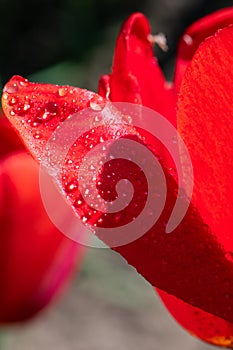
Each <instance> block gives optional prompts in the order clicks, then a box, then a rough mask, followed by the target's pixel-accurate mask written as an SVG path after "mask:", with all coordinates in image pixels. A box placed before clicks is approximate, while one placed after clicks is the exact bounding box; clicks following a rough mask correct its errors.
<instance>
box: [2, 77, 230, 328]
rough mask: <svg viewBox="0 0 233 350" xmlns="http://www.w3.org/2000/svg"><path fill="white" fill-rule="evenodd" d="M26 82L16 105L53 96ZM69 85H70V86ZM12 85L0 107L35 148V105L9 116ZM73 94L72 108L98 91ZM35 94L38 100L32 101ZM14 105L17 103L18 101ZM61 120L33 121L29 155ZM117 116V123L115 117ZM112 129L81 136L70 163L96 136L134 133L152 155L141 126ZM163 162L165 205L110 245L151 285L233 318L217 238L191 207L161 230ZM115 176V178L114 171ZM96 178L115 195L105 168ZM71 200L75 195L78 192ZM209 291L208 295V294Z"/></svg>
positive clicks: (173, 189)
mask: <svg viewBox="0 0 233 350" xmlns="http://www.w3.org/2000/svg"><path fill="white" fill-rule="evenodd" d="M17 79H18V78H17ZM17 79H16V78H14V80H13V81H17ZM20 79H22V78H20ZM11 83H12V81H11ZM27 84H28V85H27V86H28V90H27V88H26V87H25V88H24V89H22V90H21V92H22V95H21V92H20V91H18V98H19V104H20V103H21V100H23V101H24V99H25V100H26V99H27V98H28V99H32V100H33V102H35V105H36V104H37V107H38V108H42V107H44V103H48V102H50V101H53V99H54V98H55V95H54V94H55V93H56V92H57V91H58V89H59V87H57V86H50V85H41V84H31V83H28V82H27ZM7 85H8V84H7ZM8 87H9V86H7V87H6V90H8ZM20 89H21V87H20ZM70 89H71V90H72V89H74V88H70ZM12 90H14V87H12V86H10V87H9V91H8V93H7V94H8V95H7V96H6V97H7V98H6V102H5V103H4V110H5V112H6V114H7V115H8V116H9V118H10V119H11V120H12V122H13V123H14V125H15V126H16V127H17V128H18V131H19V132H21V133H22V137H23V138H25V140H26V142H27V143H28V146H29V147H30V148H31V149H32V150H34V147H35V145H37V139H36V138H34V137H33V133H34V132H35V131H34V130H35V129H34V127H33V126H32V124H31V122H29V120H30V118H33V117H34V115H35V114H37V113H38V112H39V111H40V109H39V110H36V109H34V114H33V115H32V114H31V112H30V113H29V115H28V114H27V113H26V114H25V115H24V116H20V115H15V116H12V115H11V113H10V112H11V107H10V106H9V104H8V103H7V101H8V99H9V95H12V94H14V92H12ZM74 90H75V89H74ZM10 91H11V92H10ZM69 96H70V95H68V96H67V99H65V98H64V99H61V100H59V99H56V102H57V105H58V106H57V107H58V108H59V110H60V109H62V108H63V106H64V104H65V105H66V106H68V107H69V106H70V105H71V101H70V97H69ZM74 96H77V100H76V103H74V105H73V107H75V108H77V110H80V109H81V108H84V107H85V106H87V105H88V103H89V102H90V98H93V96H94V98H96V99H97V100H98V99H99V97H98V95H96V94H94V93H90V92H87V91H85V90H81V89H77V95H75V94H74ZM3 98H4V96H3ZM37 98H38V101H39V102H37ZM102 101H103V100H102ZM16 107H17V108H18V106H16ZM70 111H71V110H70ZM68 115H69V113H67V114H66V116H68ZM14 117H15V118H14ZM62 119H63V118H62V116H61V114H58V115H57V118H56V117H55V118H54V119H53V122H50V121H48V122H46V123H42V125H40V124H39V125H37V126H36V128H40V131H41V144H40V146H39V147H38V146H37V152H34V155H37V156H38V157H40V156H41V150H42V148H43V147H42V146H43V145H45V143H46V142H47V141H48V138H49V137H50V136H51V134H52V132H53V131H54V127H56V126H57V125H59V123H60V121H61V120H62ZM22 120H24V123H22V122H21V121H22ZM117 121H118V122H119V120H117ZM22 125H23V126H22ZM122 125H124V124H122ZM117 131H118V134H119V135H118V134H117V133H116V128H114V124H111V123H110V124H106V126H105V125H104V126H103V128H102V129H98V130H97V131H96V132H95V133H93V134H92V137H89V138H88V140H89V141H88V142H89V143H88V142H87V143H86V142H85V139H86V137H80V139H79V140H78V142H77V144H76V152H74V155H72V154H73V153H72V152H71V154H69V156H71V157H74V158H73V159H74V160H75V161H76V163H75V164H74V162H73V163H72V164H74V165H76V164H77V165H79V164H80V161H81V160H82V158H83V156H84V155H85V154H86V152H87V151H88V150H89V149H90V147H89V146H92V147H93V145H94V146H95V145H96V144H97V143H98V140H100V136H104V137H105V139H110V138H114V139H117V138H120V137H128V138H133V139H135V138H136V140H138V142H141V143H142V142H143V143H144V144H145V145H150V149H151V151H152V152H153V153H154V155H155V156H156V155H157V150H158V148H157V147H158V141H156V140H155V139H154V138H153V137H152V136H151V135H150V134H148V133H147V132H146V131H143V132H142V131H141V130H140V133H141V132H142V133H141V134H140V133H139V132H138V131H137V130H135V129H134V128H131V127H127V126H122V129H121V130H120V132H119V127H118V129H117ZM83 136H86V135H83ZM88 136H90V135H88ZM92 147H91V148H92ZM71 151H72V148H71ZM75 157H76V158H75ZM115 165H116V173H117V174H118V172H119V177H121V175H122V174H123V176H124V175H125V173H127V174H128V176H129V180H130V181H131V180H132V183H133V184H134V185H135V193H136V196H137V197H140V196H141V195H142V192H141V189H142V188H145V186H144V185H145V184H144V182H145V181H144V182H143V179H141V178H139V181H138V182H137V183H135V182H134V180H133V177H134V176H135V170H134V168H133V167H132V166H133V165H130V166H129V167H124V164H122V163H121V162H120V163H119V162H118V161H116V162H115ZM162 166H163V170H164V174H165V176H166V182H167V187H168V193H167V201H166V205H165V208H164V211H163V213H162V215H161V217H160V218H159V220H158V221H157V222H156V224H155V225H154V227H153V228H152V229H151V230H150V231H149V232H147V234H145V235H144V236H143V237H141V238H139V239H138V240H136V241H134V242H133V243H130V244H127V245H125V246H121V247H117V248H114V249H115V250H116V251H118V252H119V253H120V254H121V255H122V256H123V257H124V258H125V259H126V260H127V261H128V262H129V263H130V264H131V265H133V266H134V267H135V268H136V269H137V270H138V272H139V273H141V274H142V275H143V276H144V277H145V278H146V279H147V280H148V281H149V282H150V283H151V284H152V285H154V286H157V287H159V288H161V289H163V290H165V291H167V292H168V293H169V294H172V295H175V296H177V297H179V298H180V299H182V300H184V301H186V302H189V303H190V304H192V305H195V306H198V307H200V308H201V309H203V310H206V311H208V312H211V313H213V314H216V315H218V316H221V317H223V318H226V319H228V320H231V321H233V313H232V312H230V311H229V310H226V308H225V304H224V303H225V295H226V292H227V293H228V294H229V295H230V298H232V300H233V288H231V286H230V287H229V285H228V279H231V278H233V264H232V263H231V262H229V261H228V260H227V259H226V257H225V252H224V250H223V249H221V247H220V246H219V244H218V242H216V240H215V236H214V234H213V232H211V231H210V230H209V229H208V227H207V226H206V225H205V224H204V222H203V221H202V219H201V218H200V216H199V214H198V213H197V211H196V210H195V209H194V208H193V206H191V207H190V208H189V210H188V212H187V214H186V216H185V218H184V220H183V222H182V224H181V225H179V226H178V227H177V229H176V230H175V231H174V232H173V233H172V234H170V235H166V234H165V227H166V223H167V222H168V219H169V217H170V214H171V211H172V209H173V206H174V203H175V200H176V197H177V184H176V181H175V179H174V177H173V176H172V175H171V174H170V172H169V169H167V168H166V166H164V165H163V164H162ZM63 170H64V172H65V173H66V174H67V176H68V177H69V176H71V177H72V176H73V175H75V170H74V168H73V167H72V165H71V166H69V165H65V166H64V169H63ZM140 174H141V173H140ZM141 176H142V175H141ZM116 178H117V179H118V175H117V177H116ZM123 178H124V177H123ZM76 179H77V177H76ZM101 180H103V181H102V186H103V191H106V189H109V188H110V194H106V196H107V198H108V199H109V200H111V198H112V197H113V198H114V196H115V192H114V189H113V187H114V183H113V181H112V180H111V179H110V180H107V173H105V172H104V171H103V174H101ZM63 185H64V190H65V191H66V193H67V190H66V187H65V186H66V183H65V182H64V183H63ZM75 195H76V196H78V195H79V193H78V191H76V192H75ZM75 195H74V196H72V195H71V196H70V198H69V200H70V202H71V204H72V205H73V207H74V209H75V210H77V211H78V212H79V210H78V209H77V206H76V205H75ZM76 199H78V197H77V198H76ZM144 199H145V198H144ZM144 199H143V200H144ZM143 200H142V201H141V202H140V203H141V204H140V205H143V203H144V202H143ZM83 208H84V210H86V212H85V214H86V213H87V214H88V211H87V210H88V209H89V208H88V207H87V208H85V207H84V205H83ZM134 215H135V209H133V208H132V207H131V210H130V211H129V212H127V215H126V216H124V215H123V219H124V220H125V218H126V220H128V218H130V219H132V217H133V216H134ZM97 218H98V216H97ZM97 218H95V216H93V215H92V214H91V216H90V220H92V221H93V220H96V219H97ZM105 223H106V225H105V227H112V226H113V225H112V224H113V221H112V219H111V215H110V218H109V217H108V216H107V217H106V218H105ZM108 225H109V226H108ZM213 276H217V278H218V282H219V283H218V285H216V281H215V279H213ZM210 295H211V296H212V297H211V298H210Z"/></svg>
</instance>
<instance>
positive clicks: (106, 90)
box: [98, 75, 111, 98]
mask: <svg viewBox="0 0 233 350" xmlns="http://www.w3.org/2000/svg"><path fill="white" fill-rule="evenodd" d="M110 80H111V75H103V76H102V77H101V78H100V80H99V86H98V93H99V94H100V96H102V97H104V98H109V95H110Z"/></svg>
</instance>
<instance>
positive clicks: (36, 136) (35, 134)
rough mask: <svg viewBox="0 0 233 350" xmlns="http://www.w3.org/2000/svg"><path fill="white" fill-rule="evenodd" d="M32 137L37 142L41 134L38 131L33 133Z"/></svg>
mask: <svg viewBox="0 0 233 350" xmlns="http://www.w3.org/2000/svg"><path fill="white" fill-rule="evenodd" d="M33 136H34V138H35V139H37V140H38V139H40V138H41V136H42V135H41V133H40V132H39V131H37V132H35V133H34V134H33Z"/></svg>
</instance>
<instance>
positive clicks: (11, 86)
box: [3, 82, 19, 94]
mask: <svg viewBox="0 0 233 350" xmlns="http://www.w3.org/2000/svg"><path fill="white" fill-rule="evenodd" d="M18 90H19V88H18V85H17V84H16V83H11V82H9V83H7V84H6V85H5V87H4V89H3V91H4V92H8V94H15V93H16V92H18Z"/></svg>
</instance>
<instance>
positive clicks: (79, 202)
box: [74, 199, 83, 208]
mask: <svg viewBox="0 0 233 350" xmlns="http://www.w3.org/2000/svg"><path fill="white" fill-rule="evenodd" d="M82 204H83V201H81V200H80V199H78V200H76V201H75V203H74V206H75V207H76V208H78V207H81V205H82Z"/></svg>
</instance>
